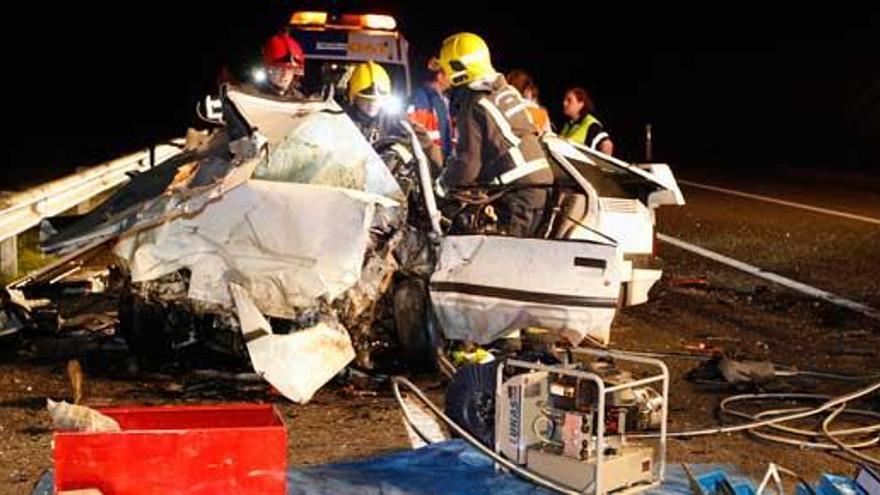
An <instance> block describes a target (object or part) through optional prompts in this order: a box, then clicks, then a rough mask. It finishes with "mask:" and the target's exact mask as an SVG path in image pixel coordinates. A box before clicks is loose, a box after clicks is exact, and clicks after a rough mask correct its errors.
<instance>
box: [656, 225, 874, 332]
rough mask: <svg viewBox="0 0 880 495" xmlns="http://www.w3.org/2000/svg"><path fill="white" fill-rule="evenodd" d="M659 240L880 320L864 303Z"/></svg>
mask: <svg viewBox="0 0 880 495" xmlns="http://www.w3.org/2000/svg"><path fill="white" fill-rule="evenodd" d="M657 238H658V239H660V240H661V241H663V242H665V243H667V244H671V245H673V246H675V247H678V248H681V249H684V250H685V251H689V252H691V253H694V254H698V255H700V256H703V257H705V258H709V259H710V260H713V261H717V262H719V263H722V264H724V265H727V266H729V267H731V268H736V269H737V270H741V271H743V272H746V273H748V274H750V275H754V276H756V277H759V278H763V279H765V280H769V281H771V282H773V283H776V284H779V285H782V286H784V287H788V288H789V289H793V290H796V291H798V292H801V293H804V294H807V295H809V296H812V297H816V298H818V299H822V300H824V301H827V302H829V303H831V304H835V305H837V306H841V307H844V308H847V309H851V310H853V311H855V312H857V313H861V314H863V315H865V316H867V317H869V318H873V319H875V320H880V311H878V310H876V309H874V308H872V307H870V306H866V305H864V304H862V303H859V302H856V301H852V300H850V299H846V298H844V297H840V296H838V295H836V294H832V293H831V292H828V291H824V290H822V289H817V288H815V287H812V286H809V285H807V284H804V283H802V282H798V281H797V280H792V279H790V278H787V277H783V276H782V275H777V274H775V273H773V272H768V271H765V270H762V269H761V268H758V267H756V266H753V265H750V264H748V263H744V262H742V261H739V260H736V259H733V258H731V257H729V256H724V255H723V254H719V253H716V252H714V251H709V250H708V249H705V248H701V247H700V246H697V245H694V244H691V243H689V242H685V241H683V240H681V239H676V238H675V237H671V236H668V235H666V234H660V233H658V234H657Z"/></svg>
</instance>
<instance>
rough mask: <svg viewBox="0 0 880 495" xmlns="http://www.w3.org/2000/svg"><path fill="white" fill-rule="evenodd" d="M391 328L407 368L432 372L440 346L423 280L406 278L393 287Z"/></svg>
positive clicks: (435, 365)
mask: <svg viewBox="0 0 880 495" xmlns="http://www.w3.org/2000/svg"><path fill="white" fill-rule="evenodd" d="M394 326H395V328H396V330H397V337H398V340H399V342H400V348H401V351H403V354H404V356H405V361H406V363H407V365H408V366H409V368H410V369H411V370H412V371H416V372H428V371H435V370H436V369H437V349H438V348H439V343H438V341H437V340H438V339H437V337H436V330H435V329H436V325H435V322H434V315H433V312H432V311H431V303H430V300H429V299H428V287H427V284H426V283H425V281H424V280H422V279H418V278H408V279H404V280H402V281H401V282H399V283H398V284H397V286H396V287H395V289H394Z"/></svg>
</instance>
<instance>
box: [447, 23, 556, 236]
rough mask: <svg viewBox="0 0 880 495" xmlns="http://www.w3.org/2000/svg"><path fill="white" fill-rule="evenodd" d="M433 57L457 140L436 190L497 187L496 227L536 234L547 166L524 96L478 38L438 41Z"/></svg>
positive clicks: (549, 181)
mask: <svg viewBox="0 0 880 495" xmlns="http://www.w3.org/2000/svg"><path fill="white" fill-rule="evenodd" d="M438 62H439V64H440V66H441V67H442V68H443V71H444V72H445V73H446V77H448V78H449V82H450V84H451V85H452V91H451V97H450V108H451V112H452V117H453V120H454V121H455V125H456V131H457V134H458V141H457V143H456V145H455V150H454V152H453V154H452V156H451V157H450V158H449V159H448V160H447V161H446V166H445V169H444V171H443V174H442V175H441V176H440V178H439V180H438V192H440V193H441V194H442V193H443V192H444V191H445V190H455V189H466V188H475V187H478V188H485V189H486V190H489V191H494V192H498V193H500V194H501V196H500V198H499V199H498V200H497V201H496V202H495V203H494V206H493V209H494V210H495V214H496V215H497V217H498V221H497V225H498V227H499V229H498V230H499V232H500V233H502V234H506V235H511V236H517V237H530V236H536V235H537V233H538V230H539V227H540V223H541V220H542V219H543V212H544V207H545V204H546V202H547V194H548V191H547V187H546V186H550V185H552V184H553V172H552V171H551V168H550V163H549V161H548V159H547V156H546V154H545V151H544V149H543V147H542V146H541V143H540V141H539V140H538V130H537V129H536V128H535V125H534V124H533V123H532V120H531V118H529V114H528V110H527V107H528V105H527V104H526V102H525V101H523V98H522V96H521V95H520V94H519V91H517V90H516V89H515V88H513V87H512V86H510V85H509V84H507V81H506V80H505V79H504V76H503V75H501V74H499V73H498V72H496V71H495V69H494V68H493V66H492V61H491V56H490V54H489V47H488V46H487V45H486V42H485V41H483V39H482V38H480V37H479V36H477V35H475V34H472V33H459V34H456V35H453V36H450V37H449V38H446V40H445V41H444V42H443V45H442V47H441V48H440V56H439V57H438Z"/></svg>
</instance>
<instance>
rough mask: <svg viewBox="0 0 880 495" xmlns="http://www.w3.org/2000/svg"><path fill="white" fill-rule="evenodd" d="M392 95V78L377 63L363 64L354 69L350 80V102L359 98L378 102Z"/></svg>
mask: <svg viewBox="0 0 880 495" xmlns="http://www.w3.org/2000/svg"><path fill="white" fill-rule="evenodd" d="M390 94H391V78H390V77H388V73H387V72H385V69H383V68H382V66H381V65H379V64H377V63H376V62H373V61H369V62H363V63H360V64H358V65H357V67H355V68H354V71H352V73H351V78H349V80H348V101H351V102H353V101H354V100H355V99H357V98H366V99H368V100H378V99H380V98H385V97H387V96H389V95H390Z"/></svg>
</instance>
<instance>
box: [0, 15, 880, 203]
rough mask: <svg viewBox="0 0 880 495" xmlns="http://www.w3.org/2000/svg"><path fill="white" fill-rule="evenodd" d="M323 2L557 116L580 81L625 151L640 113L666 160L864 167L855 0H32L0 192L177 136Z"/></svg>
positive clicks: (22, 29) (862, 33) (872, 44)
mask: <svg viewBox="0 0 880 495" xmlns="http://www.w3.org/2000/svg"><path fill="white" fill-rule="evenodd" d="M527 4H529V3H528V2H527ZM658 4H659V2H658ZM108 5H110V6H108ZM322 5H323V6H328V5H329V6H330V8H333V9H336V10H340V11H349V12H351V11H355V12H365V11H377V12H384V13H391V14H394V15H395V16H396V17H397V18H398V20H399V22H400V24H401V29H402V30H403V31H404V33H405V35H406V36H407V38H408V39H409V40H410V43H411V48H412V50H413V51H414V52H415V55H416V60H417V61H421V60H424V58H425V57H426V56H427V55H429V54H431V53H432V52H434V51H436V50H437V48H438V46H439V43H440V41H442V39H443V38H444V37H445V36H446V35H449V34H452V33H454V32H457V31H461V30H471V31H474V32H476V33H478V34H480V35H482V36H483V37H484V38H485V39H486V40H487V42H488V43H489V45H490V48H491V49H492V50H493V58H494V60H495V65H496V68H498V69H499V70H502V71H507V70H509V69H513V68H522V69H525V70H528V71H530V72H532V73H533V75H534V76H535V78H536V79H537V82H538V84H539V86H540V87H541V91H542V101H543V103H544V104H545V105H546V106H547V107H548V108H549V109H550V110H551V112H553V113H555V117H556V119H555V120H556V121H557V122H559V121H560V120H559V119H560V118H561V116H560V115H559V112H558V107H559V101H560V99H561V97H562V93H563V91H564V90H565V88H566V87H567V86H569V85H574V84H577V85H584V86H586V87H588V88H589V89H591V90H592V91H593V93H594V98H595V100H596V102H597V105H598V109H599V111H598V114H599V116H600V118H601V119H602V120H603V121H604V122H605V123H606V125H607V126H608V127H609V128H610V130H611V132H612V133H613V136H614V137H615V141H617V143H618V150H619V153H618V154H619V155H620V156H622V157H623V158H626V159H630V160H637V159H639V158H640V157H641V155H642V153H643V150H642V144H641V142H642V134H643V128H644V125H645V124H646V123H648V122H650V123H653V125H654V138H655V158H657V159H658V160H661V161H667V162H669V163H671V164H673V165H678V166H681V167H703V168H711V167H737V168H742V169H744V170H745V169H749V170H759V169H760V167H765V166H780V165H784V166H803V167H833V168H835V169H844V170H857V171H862V172H865V173H868V174H872V175H880V11H878V10H877V9H875V10H873V11H869V10H868V9H869V7H864V6H861V7H855V5H856V4H855V3H853V4H852V5H843V4H837V3H828V2H822V3H820V4H819V5H817V6H807V3H806V2H800V3H798V4H792V5H791V6H790V7H785V6H778V5H772V4H771V2H764V3H759V4H744V3H741V2H736V3H735V4H734V3H731V4H730V5H727V6H719V5H718V4H717V3H713V4H705V6H693V7H690V6H689V7H685V6H683V5H682V6H673V7H669V6H660V5H655V6H651V7H643V6H637V5H636V3H635V2H615V3H614V4H613V6H612V4H608V5H601V3H600V2H582V3H580V4H579V10H585V11H586V12H587V14H581V13H578V12H574V11H573V10H572V8H571V5H574V3H570V2H558V3H551V2H531V3H530V5H531V7H529V8H528V9H513V8H506V7H505V6H504V4H503V3H501V2H492V3H491V4H485V5H477V3H476V2H469V3H464V2H462V3H459V2H455V3H439V2H436V3H430V2H323V3H319V2H289V1H288V2H284V1H262V2H260V1H254V2H247V1H240V2H236V7H234V8H232V7H229V6H225V5H222V4H221V2H183V1H180V2H177V3H167V2H118V3H116V4H103V5H102V4H97V3H94V4H92V5H88V6H86V5H85V2H67V3H64V4H60V5H51V4H45V3H40V2H30V4H28V5H24V6H23V7H22V9H23V10H20V11H18V12H15V13H13V12H11V11H10V12H7V15H6V16H5V19H4V20H5V22H4V24H5V25H6V26H5V27H4V32H3V34H2V36H3V44H4V54H5V55H6V57H5V60H4V65H5V68H4V77H3V79H4V83H3V84H4V89H5V91H4V98H5V100H6V104H5V105H4V115H5V117H6V125H5V126H4V127H5V128H6V129H9V131H7V132H10V133H11V135H9V136H8V137H7V139H6V140H4V142H5V146H4V164H3V167H2V171H0V190H2V189H13V188H15V187H20V186H21V185H23V184H27V183H33V182H40V181H42V180H45V179H47V178H50V177H54V176H60V175H63V174H64V173H66V172H69V171H72V170H73V169H75V168H76V167H77V166H81V165H87V164H94V163H98V162H100V161H102V160H106V159H109V158H112V157H114V156H117V155H119V154H120V153H123V152H125V151H127V150H132V149H136V148H138V147H140V146H143V145H146V144H148V143H152V142H156V141H158V140H161V139H164V138H169V137H174V136H179V135H182V134H183V132H184V131H185V129H186V127H188V126H190V125H193V124H194V123H195V119H194V108H195V102H196V101H198V100H200V99H201V98H202V97H203V96H204V95H205V94H206V93H209V92H212V91H214V89H215V88H216V77H217V74H218V72H219V70H220V68H221V67H222V66H223V65H228V66H229V67H231V68H232V69H233V70H238V71H241V70H243V69H244V68H246V67H249V66H250V65H251V64H252V62H253V61H255V60H257V56H258V53H259V46H260V44H261V43H262V41H263V40H264V39H265V38H266V37H267V36H269V35H270V34H271V33H272V32H273V31H274V30H275V29H276V28H277V27H279V26H281V25H283V24H284V23H285V21H286V20H287V18H288V17H289V14H290V12H292V11H293V10H296V9H301V8H309V7H320V6H322Z"/></svg>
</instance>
